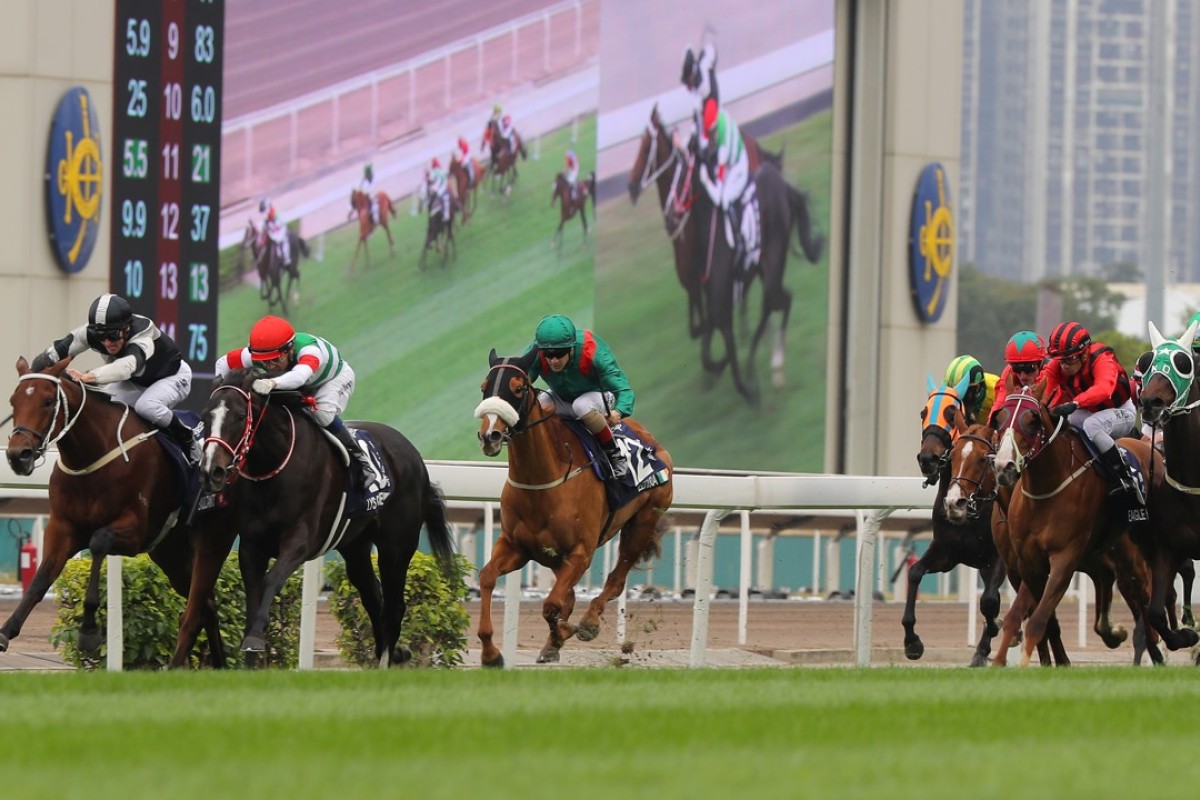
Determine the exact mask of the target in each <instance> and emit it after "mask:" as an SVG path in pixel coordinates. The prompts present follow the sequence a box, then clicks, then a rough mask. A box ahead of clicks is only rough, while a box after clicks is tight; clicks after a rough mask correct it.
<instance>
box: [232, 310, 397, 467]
mask: <svg viewBox="0 0 1200 800" xmlns="http://www.w3.org/2000/svg"><path fill="white" fill-rule="evenodd" d="M251 367H257V368H259V369H262V370H265V371H266V372H268V373H271V376H270V377H266V376H264V377H262V378H259V379H258V380H256V381H254V384H253V385H252V386H251V389H252V390H253V391H254V392H255V393H257V394H263V395H265V394H270V393H271V391H272V390H273V389H281V390H293V389H309V390H311V391H312V397H313V400H314V401H315V405H312V406H305V410H306V411H307V412H308V415H309V416H310V417H311V418H312V421H313V422H315V423H316V424H317V425H318V426H320V427H322V428H324V429H325V430H327V431H329V433H331V434H332V435H333V437H334V438H335V439H337V440H338V441H339V442H341V444H342V446H343V447H345V448H346V452H347V453H348V454H349V455H350V479H351V484H352V486H353V487H354V488H356V489H359V490H362V489H365V488H367V476H368V475H373V474H374V469H373V468H372V467H371V461H370V459H368V458H367V454H366V453H364V452H363V450H362V448H361V447H359V445H358V443H357V442H356V441H355V440H354V437H353V436H352V435H351V433H350V431H349V429H348V428H347V427H346V423H344V422H342V418H341V416H340V415H341V414H342V412H344V411H345V410H346V406H347V404H349V402H350V395H351V394H353V393H354V370H353V369H351V368H350V365H349V364H347V363H346V362H345V361H344V360H343V359H342V356H341V354H340V353H339V352H338V349H337V348H336V347H334V346H333V345H332V344H330V343H329V342H327V341H326V340H325V339H322V338H320V337H319V336H313V335H312V334H309V333H297V332H296V330H295V329H294V328H293V327H292V326H291V323H289V322H288V321H287V320H286V319H282V318H281V317H272V316H267V317H263V318H262V319H260V320H259V321H258V322H256V323H254V327H253V328H251V329H250V342H249V346H248V347H243V348H241V349H239V350H231V351H230V352H228V353H226V354H225V355H223V356H221V357H220V358H218V359H217V364H216V372H217V375H218V376H220V377H222V378H223V377H225V376H226V375H228V374H229V372H230V370H235V369H249V368H251Z"/></svg>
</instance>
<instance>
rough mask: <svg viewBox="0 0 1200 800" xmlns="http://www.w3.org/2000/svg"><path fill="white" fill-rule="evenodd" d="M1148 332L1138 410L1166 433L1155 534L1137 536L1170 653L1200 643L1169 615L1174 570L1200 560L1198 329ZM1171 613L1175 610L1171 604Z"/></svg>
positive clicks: (1153, 498) (1152, 612)
mask: <svg viewBox="0 0 1200 800" xmlns="http://www.w3.org/2000/svg"><path fill="white" fill-rule="evenodd" d="M1149 331H1150V344H1151V345H1153V347H1154V350H1153V356H1152V361H1151V363H1150V366H1149V368H1148V369H1147V370H1146V371H1145V373H1144V377H1143V379H1142V390H1141V392H1140V395H1139V399H1138V404H1139V405H1140V407H1141V412H1142V420H1143V421H1144V422H1148V423H1150V424H1151V425H1153V426H1154V427H1155V428H1157V427H1159V426H1161V427H1162V446H1163V455H1164V461H1165V465H1158V464H1157V463H1156V466H1155V469H1156V471H1158V470H1161V472H1159V475H1156V477H1155V480H1154V481H1153V482H1152V485H1151V487H1150V489H1151V492H1150V497H1149V498H1148V501H1149V505H1150V516H1151V520H1153V521H1154V522H1155V523H1156V524H1155V526H1154V529H1152V530H1145V531H1139V532H1137V533H1135V536H1136V538H1137V541H1138V543H1139V544H1140V545H1141V546H1142V549H1143V550H1144V551H1145V553H1146V558H1147V560H1148V561H1149V562H1150V570H1151V573H1152V574H1153V587H1154V588H1153V591H1152V594H1151V598H1150V608H1149V612H1148V614H1149V619H1150V623H1151V625H1153V626H1154V629H1155V630H1156V631H1158V633H1159V635H1161V636H1162V637H1163V641H1164V642H1166V644H1167V647H1169V648H1170V649H1172V650H1175V649H1178V648H1181V647H1193V646H1195V645H1196V644H1197V643H1198V642H1200V635H1197V633H1196V632H1195V631H1193V630H1189V629H1187V628H1180V629H1178V630H1175V629H1174V626H1173V625H1172V624H1171V622H1170V620H1169V618H1168V614H1167V612H1166V605H1167V599H1168V596H1169V594H1170V589H1171V588H1173V584H1174V572H1175V570H1176V568H1177V567H1178V566H1179V565H1181V564H1186V565H1188V566H1190V565H1191V564H1190V562H1191V559H1194V558H1200V516H1197V515H1198V514H1200V459H1197V457H1196V453H1197V450H1196V448H1197V443H1198V442H1200V416H1197V414H1196V413H1195V409H1196V407H1197V406H1200V383H1198V382H1197V381H1196V360H1195V358H1194V356H1193V355H1192V344H1193V341H1194V339H1195V336H1196V332H1197V329H1196V326H1195V325H1191V326H1189V327H1188V329H1187V331H1185V332H1184V334H1183V336H1182V337H1180V338H1179V339H1178V340H1175V339H1167V338H1166V337H1164V336H1163V335H1162V333H1161V332H1159V330H1158V328H1157V327H1156V326H1155V325H1154V323H1153V322H1151V323H1149ZM1160 476H1161V477H1160ZM1185 577H1186V576H1185ZM1187 588H1188V587H1187V585H1186V582H1185V589H1187ZM1189 596H1190V592H1189ZM1171 607H1172V610H1173V607H1174V603H1173V602H1172V603H1171Z"/></svg>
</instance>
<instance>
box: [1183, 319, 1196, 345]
mask: <svg viewBox="0 0 1200 800" xmlns="http://www.w3.org/2000/svg"><path fill="white" fill-rule="evenodd" d="M1196 328H1197V323H1195V322H1193V323H1192V324H1191V325H1188V329H1187V330H1186V331H1184V332H1183V336H1180V337H1179V346H1180V347H1182V348H1183V349H1184V350H1189V349H1191V347H1192V342H1193V341H1195V339H1196Z"/></svg>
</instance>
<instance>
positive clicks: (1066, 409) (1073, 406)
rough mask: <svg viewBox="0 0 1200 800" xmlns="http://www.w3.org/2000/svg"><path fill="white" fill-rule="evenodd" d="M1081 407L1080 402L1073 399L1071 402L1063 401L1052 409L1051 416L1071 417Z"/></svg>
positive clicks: (1056, 417)
mask: <svg viewBox="0 0 1200 800" xmlns="http://www.w3.org/2000/svg"><path fill="white" fill-rule="evenodd" d="M1078 409H1079V403H1076V402H1075V401H1074V400H1072V401H1071V402H1069V403H1062V404H1060V405H1057V406H1055V407H1054V408H1052V409H1050V416H1052V417H1054V418H1055V419H1058V418H1059V417H1069V416H1071V415H1072V414H1074V413H1075V412H1076V411H1077V410H1078Z"/></svg>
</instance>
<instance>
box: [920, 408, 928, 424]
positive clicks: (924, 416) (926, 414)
mask: <svg viewBox="0 0 1200 800" xmlns="http://www.w3.org/2000/svg"><path fill="white" fill-rule="evenodd" d="M928 416H929V409H928V408H922V409H921V421H922V422H924V421H925V418H926V417H928Z"/></svg>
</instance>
